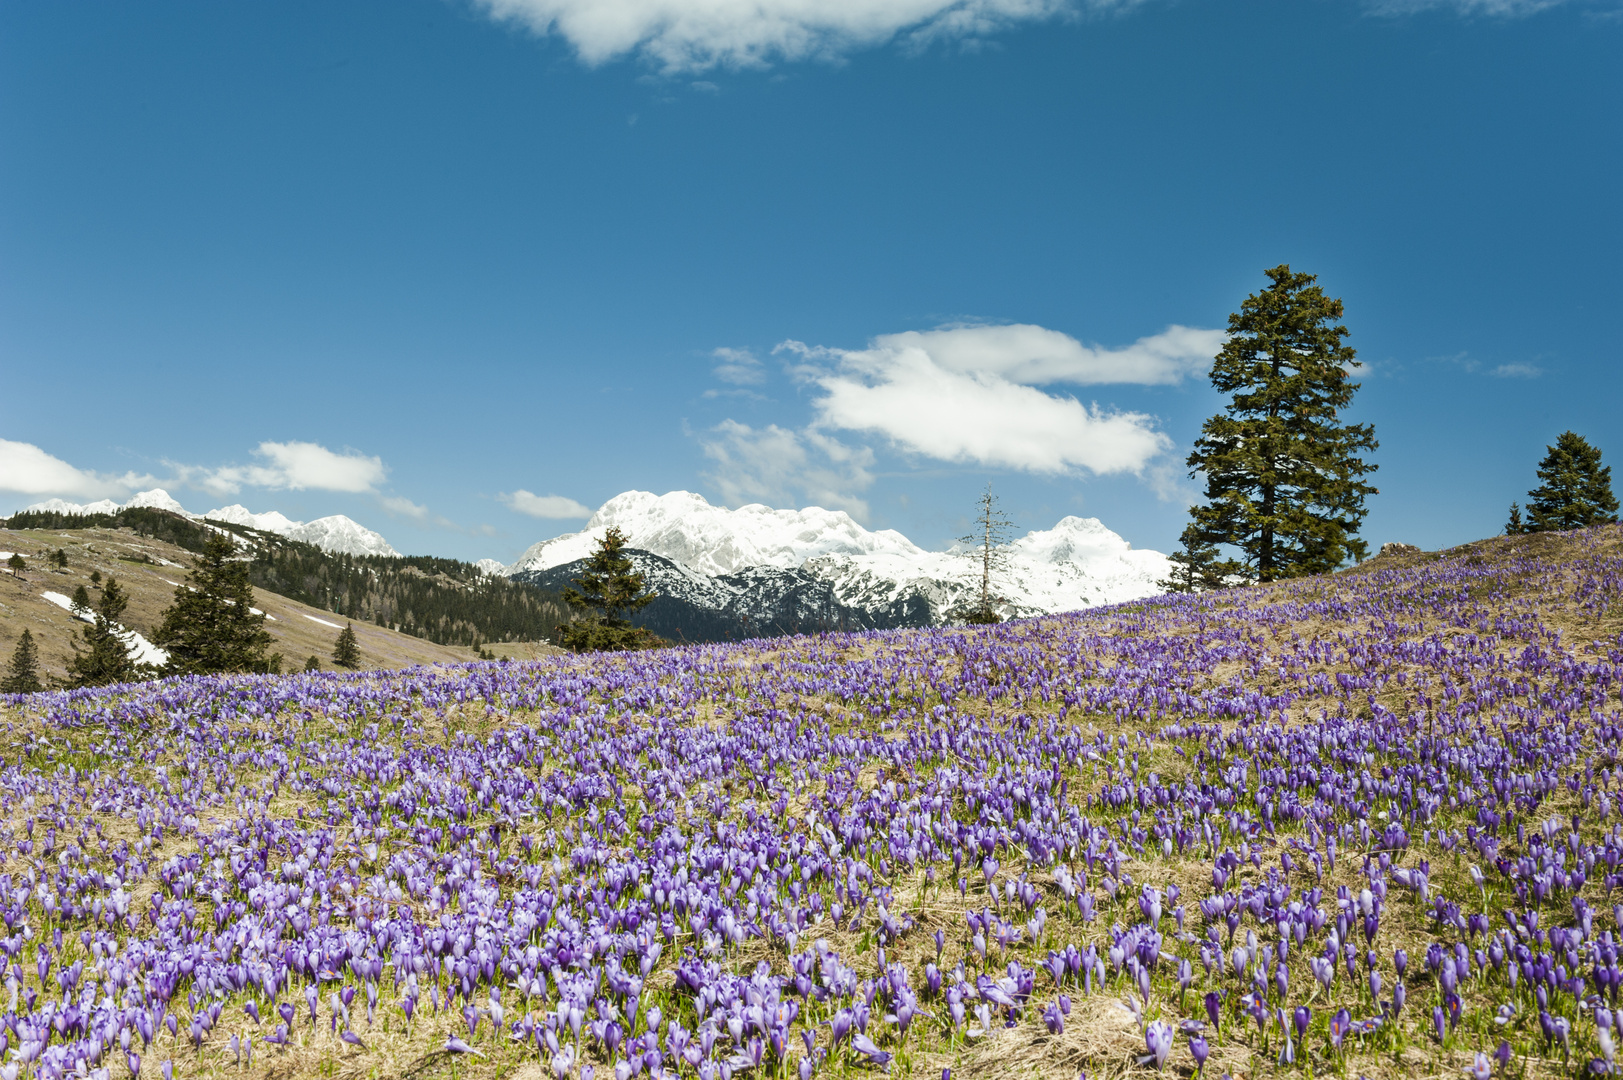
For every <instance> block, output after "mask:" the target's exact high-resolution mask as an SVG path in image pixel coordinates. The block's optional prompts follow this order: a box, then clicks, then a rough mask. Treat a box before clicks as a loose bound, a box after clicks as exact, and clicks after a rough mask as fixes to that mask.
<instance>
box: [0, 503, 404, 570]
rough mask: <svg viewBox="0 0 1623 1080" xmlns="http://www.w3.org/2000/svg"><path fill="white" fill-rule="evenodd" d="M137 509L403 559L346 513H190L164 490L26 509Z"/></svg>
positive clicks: (236, 506) (338, 551)
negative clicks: (304, 517)
mask: <svg viewBox="0 0 1623 1080" xmlns="http://www.w3.org/2000/svg"><path fill="white" fill-rule="evenodd" d="M136 507H147V508H150V509H154V510H167V511H169V512H170V513H172V514H179V515H180V516H181V517H184V518H189V519H191V520H192V521H223V522H226V523H227V524H230V525H243V526H246V527H248V528H250V529H258V530H259V531H261V532H268V533H275V534H276V535H277V536H285V537H287V538H288V539H289V540H300V541H303V542H304V543H306V544H314V545H315V546H316V547H318V548H321V549H322V550H323V551H330V552H332V553H333V554H335V555H382V556H385V557H387V558H396V559H397V558H399V557H400V552H398V551H396V550H395V549H394V547H393V546H392V545H391V544H390V543H389V541H387V540H385V539H384V538H383V536H382V534H380V533H377V532H374V531H372V530H371V529H368V528H367V527H366V526H364V525H362V524H361V523H360V522H358V521H356V520H355V519H354V518H351V517H347V516H345V515H343V514H331V515H328V516H327V517H322V518H316V519H315V520H314V521H294V520H293V519H292V518H289V517H288V516H287V515H285V514H283V513H281V512H280V511H277V510H271V511H268V512H266V513H263V514H256V513H254V512H252V511H251V510H249V509H248V508H247V507H246V506H243V505H242V504H241V503H233V504H232V505H230V506H224V507H221V508H220V509H218V510H210V511H209V512H208V513H206V514H194V513H192V512H191V511H190V510H187V509H186V508H185V507H184V506H182V505H181V504H180V502H179V501H178V500H177V499H175V497H174V496H172V495H170V494H169V492H167V491H165V490H164V489H163V488H152V489H151V490H150V491H140V492H136V493H135V494H134V495H132V496H130V499H129V501H128V502H126V503H122V504H120V503H116V502H114V501H113V500H111V499H102V500H100V501H98V502H93V503H84V504H81V503H71V502H67V501H66V500H63V499H47V500H45V501H44V502H39V503H34V504H33V505H32V506H28V507H25V508H24V510H25V512H27V511H39V512H43V513H54V514H69V515H73V516H76V517H77V516H90V515H93V514H116V513H118V512H119V511H120V510H127V509H132V508H136Z"/></svg>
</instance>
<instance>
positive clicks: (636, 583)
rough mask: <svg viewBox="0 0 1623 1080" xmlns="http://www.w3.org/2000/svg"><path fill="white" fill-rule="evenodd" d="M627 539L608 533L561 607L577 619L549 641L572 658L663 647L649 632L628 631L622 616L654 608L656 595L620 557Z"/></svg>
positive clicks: (612, 531)
mask: <svg viewBox="0 0 1623 1080" xmlns="http://www.w3.org/2000/svg"><path fill="white" fill-rule="evenodd" d="M626 542H627V541H626V538H625V534H623V533H622V532H620V530H619V529H615V528H611V529H609V531H608V532H607V533H606V534H605V535H604V537H603V539H602V540H599V541H598V543H597V550H596V551H595V552H593V553H592V557H591V558H590V559H588V560H587V562H586V567H585V569H584V570H582V571H581V576H580V577H578V578H575V579H574V584H575V585H576V586H577V588H575V589H565V590H564V602H565V603H567V604H568V605H569V606H570V607H571V608H573V609H574V610H575V611H577V612H579V615H580V617H579V618H577V619H575V620H574V621H572V622H570V623H569V625H567V626H563V627H560V628H559V629H558V630H557V632H556V633H555V634H554V637H553V640H554V641H556V642H557V643H558V644H559V645H562V646H563V647H564V648H566V649H569V650H571V651H573V652H600V651H624V650H628V649H653V648H658V647H659V646H661V645H664V644H666V643H665V642H664V641H662V640H660V639H659V638H658V637H656V636H655V635H654V634H653V633H652V632H650V631H648V630H644V629H642V628H640V627H635V626H632V625H631V623H630V621H629V620H627V619H626V616H627V615H629V614H631V613H632V612H634V611H638V610H640V609H642V608H644V607H647V606H648V605H649V604H651V603H653V602H654V600H655V599H656V597H657V594H656V593H653V592H651V591H649V589H648V583H647V582H646V581H644V580H643V576H642V574H640V573H638V572H637V570H636V569H635V568H634V566H633V564H632V562H631V559H630V558H629V557H628V556H627V555H625V554H624V549H625V546H626Z"/></svg>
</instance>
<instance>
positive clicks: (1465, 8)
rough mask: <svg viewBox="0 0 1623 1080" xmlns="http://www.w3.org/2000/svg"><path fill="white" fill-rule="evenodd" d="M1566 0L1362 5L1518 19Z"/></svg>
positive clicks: (1408, 0)
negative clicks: (1443, 10)
mask: <svg viewBox="0 0 1623 1080" xmlns="http://www.w3.org/2000/svg"><path fill="white" fill-rule="evenodd" d="M1566 2H1567V0H1370V2H1369V3H1367V4H1366V5H1365V6H1366V7H1367V8H1368V10H1369V11H1371V12H1373V13H1375V14H1376V15H1413V14H1415V13H1416V12H1420V11H1432V10H1434V9H1436V8H1448V9H1452V10H1453V11H1454V12H1455V13H1457V14H1460V15H1487V16H1489V17H1492V18H1501V19H1518V18H1522V17H1524V16H1527V15H1536V14H1537V13H1539V12H1540V11H1544V10H1545V9H1547V8H1553V7H1560V6H1561V5H1562V4H1564V3H1566Z"/></svg>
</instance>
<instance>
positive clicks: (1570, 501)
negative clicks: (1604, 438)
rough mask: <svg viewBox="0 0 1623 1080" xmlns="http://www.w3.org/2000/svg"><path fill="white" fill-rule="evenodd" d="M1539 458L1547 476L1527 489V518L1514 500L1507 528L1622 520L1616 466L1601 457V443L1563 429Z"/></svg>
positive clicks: (1568, 526)
mask: <svg viewBox="0 0 1623 1080" xmlns="http://www.w3.org/2000/svg"><path fill="white" fill-rule="evenodd" d="M1545 449H1546V450H1547V451H1549V452H1548V453H1547V454H1545V456H1544V460H1543V461H1542V462H1540V463H1539V467H1538V478H1539V479H1540V480H1541V481H1543V483H1541V484H1539V486H1538V487H1536V488H1534V489H1533V490H1532V491H1529V492H1528V493H1527V518H1526V520H1525V521H1524V520H1523V519H1522V516H1521V513H1520V508H1519V507H1517V505H1516V504H1515V503H1511V506H1510V524H1509V525H1507V526H1506V527H1505V532H1507V533H1512V532H1522V533H1536V532H1560V531H1564V530H1566V529H1584V528H1588V527H1589V526H1591V525H1607V524H1611V523H1612V522H1615V521H1616V520H1617V497H1616V496H1615V495H1613V494H1612V467H1611V466H1610V465H1602V464H1601V463H1600V448H1599V447H1595V446H1591V445H1590V444H1589V441H1588V440H1587V439H1585V438H1584V437H1583V436H1582V435H1578V434H1576V433H1574V432H1571V431H1564V432H1562V433H1561V435H1560V437H1559V438H1557V439H1556V440H1555V445H1554V446H1547V447H1545Z"/></svg>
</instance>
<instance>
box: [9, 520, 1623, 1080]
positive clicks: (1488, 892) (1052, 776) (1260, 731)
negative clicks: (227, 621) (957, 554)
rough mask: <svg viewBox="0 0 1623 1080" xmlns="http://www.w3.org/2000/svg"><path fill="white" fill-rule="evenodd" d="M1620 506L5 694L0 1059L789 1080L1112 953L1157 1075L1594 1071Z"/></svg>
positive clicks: (1111, 992) (1039, 999)
mask: <svg viewBox="0 0 1623 1080" xmlns="http://www.w3.org/2000/svg"><path fill="white" fill-rule="evenodd" d="M1610 534H1611V530H1598V531H1597V532H1596V533H1594V534H1591V535H1590V538H1589V539H1587V540H1579V541H1574V543H1581V544H1587V545H1588V546H1587V547H1585V548H1583V549H1582V550H1581V551H1580V552H1579V553H1578V555H1577V556H1576V557H1574V558H1569V559H1567V560H1565V561H1555V560H1542V559H1536V558H1531V557H1524V558H1510V559H1502V560H1499V561H1496V562H1488V561H1483V560H1481V559H1479V558H1471V557H1467V556H1465V555H1461V556H1459V557H1456V558H1449V559H1439V560H1437V561H1435V562H1431V563H1425V564H1422V565H1420V566H1419V567H1416V568H1410V569H1406V570H1387V571H1370V572H1365V573H1359V574H1347V575H1341V576H1339V577H1337V578H1334V579H1315V580H1310V581H1303V582H1294V583H1287V584H1283V585H1279V586H1275V587H1270V588H1265V589H1253V590H1243V591H1235V592H1230V593H1221V594H1216V595H1206V596H1198V597H1166V598H1160V599H1157V600H1152V601H1145V602H1140V603H1137V604H1132V605H1124V606H1118V607H1115V608H1109V609H1099V610H1095V611H1090V612H1084V613H1078V614H1075V615H1069V616H1063V617H1054V618H1047V619H1041V620H1033V621H1029V622H1021V623H1013V624H1007V625H1003V626H998V627H989V628H978V629H972V630H971V629H945V630H929V631H905V632H887V633H873V634H865V635H826V636H821V637H809V638H798V639H790V640H777V641H771V642H761V643H743V644H738V645H726V646H698V647H691V648H683V649H670V650H665V651H660V652H653V653H640V654H631V655H612V656H598V657H589V658H565V659H558V660H552V661H544V662H537V663H530V664H495V663H485V664H474V665H469V666H467V667H462V668H449V669H413V670H409V671H405V672H395V673H368V674H362V675H353V676H336V675H324V674H312V675H303V676H293V677H280V678H276V677H239V678H213V679H208V678H191V679H178V680H167V681H164V682H158V683H152V684H144V685H137V686H127V687H115V688H110V689H103V690H95V691H73V692H60V693H48V694H41V695H34V696H32V697H29V698H11V699H6V700H7V702H8V707H7V710H6V711H5V712H4V713H0V725H3V726H4V727H5V730H6V743H5V745H6V746H7V748H8V749H7V753H6V755H5V758H4V761H3V768H0V806H3V810H4V812H3V814H0V853H3V858H4V862H3V864H0V920H3V922H4V932H3V935H0V1005H3V1006H4V1007H5V1012H4V1015H3V1024H0V1054H3V1055H4V1059H3V1062H0V1080H14V1078H15V1077H17V1076H40V1077H53V1078H54V1077H66V1076H69V1075H78V1076H87V1077H88V1076H91V1075H108V1076H123V1075H126V1074H130V1075H139V1074H140V1071H141V1069H142V1067H143V1066H142V1060H143V1057H145V1058H148V1059H152V1060H157V1061H160V1062H161V1068H162V1070H163V1071H164V1073H165V1074H166V1075H167V1074H168V1073H169V1072H171V1071H174V1072H178V1073H180V1074H189V1073H190V1072H192V1071H194V1070H196V1069H198V1068H199V1067H200V1066H199V1064H198V1063H199V1062H200V1061H201V1062H213V1063H214V1064H219V1063H220V1062H222V1061H224V1062H229V1063H232V1064H235V1065H242V1066H244V1067H247V1066H251V1065H252V1063H253V1061H254V1060H255V1055H256V1054H257V1055H260V1060H261V1061H263V1060H264V1055H267V1054H271V1055H274V1054H276V1053H278V1052H279V1051H280V1050H282V1049H283V1048H286V1047H289V1046H294V1045H299V1046H305V1047H309V1046H312V1045H328V1046H330V1047H331V1050H332V1053H334V1054H341V1053H347V1054H365V1053H367V1052H368V1040H369V1039H374V1038H375V1037H376V1036H377V1035H381V1034H382V1033H383V1032H384V1031H385V1030H386V1029H387V1030H389V1031H392V1032H396V1033H398V1032H400V1031H402V1030H407V1031H412V1032H417V1031H419V1030H427V1031H428V1032H431V1033H432V1034H433V1040H434V1046H435V1047H436V1048H439V1047H443V1048H444V1049H445V1050H447V1051H449V1052H452V1053H460V1054H479V1055H482V1056H487V1057H494V1056H498V1055H509V1056H510V1055H513V1054H523V1055H533V1056H535V1057H539V1059H540V1060H542V1061H543V1062H544V1063H545V1065H546V1066H547V1067H548V1068H549V1069H550V1070H551V1071H552V1072H553V1073H554V1074H555V1075H556V1076H558V1077H560V1078H563V1077H571V1076H580V1077H586V1076H590V1075H593V1074H595V1075H597V1076H599V1077H605V1076H607V1075H608V1074H609V1073H612V1074H613V1075H614V1076H615V1078H616V1080H630V1078H632V1077H635V1076H641V1075H644V1074H646V1075H647V1076H649V1077H667V1076H696V1077H701V1078H704V1080H712V1078H723V1080H726V1078H731V1077H733V1076H738V1075H740V1074H744V1073H751V1072H752V1071H755V1070H761V1069H768V1070H778V1073H777V1074H780V1075H781V1074H793V1075H798V1076H800V1077H803V1078H804V1077H809V1076H811V1075H814V1074H818V1073H822V1072H825V1071H828V1070H831V1069H850V1068H886V1067H890V1066H891V1065H892V1063H893V1062H894V1061H895V1059H896V1058H897V1057H899V1056H908V1057H909V1058H910V1060H912V1061H913V1062H922V1061H933V1062H937V1063H940V1062H942V1061H946V1062H950V1061H951V1060H952V1058H953V1055H954V1054H957V1053H963V1052H966V1048H969V1047H973V1045H974V1044H975V1043H976V1042H977V1041H992V1042H995V1041H997V1040H1000V1039H1011V1038H1014V1039H1021V1040H1025V1042H1027V1043H1031V1042H1033V1041H1036V1040H1048V1041H1049V1044H1050V1045H1051V1047H1052V1052H1053V1053H1054V1054H1063V1053H1066V1052H1068V1051H1067V1050H1066V1046H1067V1045H1068V1044H1067V1043H1066V1039H1067V1038H1068V1036H1067V1025H1068V1024H1069V1025H1071V1027H1072V1028H1073V1029H1074V1028H1075V1026H1076V1025H1077V1023H1078V1020H1077V1018H1076V1016H1075V1015H1073V1008H1074V1006H1075V1005H1076V1003H1077V1002H1078V1001H1081V1000H1084V999H1088V998H1090V997H1092V996H1094V995H1107V996H1108V1002H1109V1007H1110V1008H1112V1009H1116V1010H1119V1012H1120V1014H1121V1015H1122V1016H1123V1017H1131V1018H1132V1020H1133V1022H1134V1023H1136V1024H1137V1025H1138V1030H1139V1032H1140V1034H1141V1035H1142V1046H1141V1047H1138V1048H1136V1053H1138V1054H1142V1055H1143V1057H1142V1059H1141V1063H1142V1064H1143V1065H1144V1066H1145V1067H1153V1068H1155V1069H1161V1068H1163V1067H1165V1066H1166V1065H1167V1063H1168V1062H1169V1061H1170V1060H1172V1059H1173V1058H1174V1057H1175V1056H1177V1055H1180V1054H1187V1055H1189V1057H1188V1059H1187V1060H1189V1061H1191V1062H1192V1063H1193V1064H1194V1065H1195V1066H1196V1067H1197V1068H1200V1069H1204V1067H1205V1065H1206V1063H1207V1059H1208V1056H1213V1057H1216V1058H1217V1059H1218V1060H1219V1061H1221V1060H1223V1058H1224V1055H1225V1054H1232V1053H1234V1052H1236V1051H1238V1052H1242V1053H1243V1054H1244V1055H1246V1056H1247V1057H1250V1056H1254V1055H1256V1054H1258V1053H1266V1054H1267V1055H1268V1056H1269V1059H1270V1060H1274V1061H1277V1062H1278V1063H1280V1064H1281V1065H1284V1066H1296V1067H1303V1066H1305V1065H1306V1064H1307V1063H1309V1062H1312V1061H1319V1062H1324V1061H1326V1060H1337V1059H1339V1058H1341V1057H1343V1056H1345V1055H1348V1054H1381V1053H1386V1052H1389V1051H1396V1050H1401V1049H1402V1048H1403V1047H1405V1046H1413V1045H1419V1046H1433V1047H1435V1052H1436V1053H1437V1054H1439V1055H1441V1056H1442V1057H1443V1058H1444V1059H1446V1060H1450V1061H1457V1064H1458V1067H1459V1068H1462V1069H1464V1070H1465V1071H1466V1072H1467V1073H1469V1074H1471V1075H1489V1074H1491V1073H1492V1072H1493V1071H1495V1070H1496V1069H1501V1068H1503V1067H1504V1064H1505V1062H1507V1061H1508V1060H1509V1059H1510V1057H1511V1055H1512V1054H1513V1053H1514V1054H1515V1055H1516V1056H1517V1057H1526V1056H1534V1057H1540V1058H1544V1059H1547V1060H1549V1061H1552V1062H1563V1061H1570V1062H1571V1063H1572V1067H1574V1068H1587V1069H1591V1070H1593V1071H1597V1072H1602V1073H1610V1072H1611V1071H1612V1070H1613V1069H1614V1065H1615V1063H1614V1057H1615V1053H1614V1051H1615V1042H1616V1034H1615V1027H1614V1018H1613V1017H1614V1014H1613V1012H1612V1010H1613V1009H1614V1008H1615V1007H1616V1004H1617V994H1618V990H1619V986H1620V984H1623V960H1620V956H1619V954H1620V951H1623V940H1620V937H1619V933H1618V927H1619V922H1620V920H1623V907H1614V906H1612V905H1611V894H1612V891H1613V889H1614V888H1615V887H1616V886H1617V885H1618V884H1619V883H1620V882H1623V869H1620V868H1619V862H1620V860H1623V830H1620V829H1619V828H1618V827H1617V825H1616V822H1615V821H1614V818H1615V816H1616V815H1617V813H1618V792H1616V791H1614V790H1613V787H1614V785H1615V784H1616V783H1617V781H1618V778H1619V773H1618V750H1619V745H1620V737H1623V718H1620V716H1619V709H1618V704H1619V703H1618V690H1619V684H1620V682H1623V668H1620V666H1619V664H1620V661H1623V643H1620V642H1619V641H1618V639H1617V636H1616V633H1615V627H1613V629H1612V630H1610V631H1608V630H1607V629H1606V627H1607V626H1608V625H1610V624H1609V622H1608V620H1609V618H1610V617H1609V614H1608V613H1609V611H1610V607H1609V605H1610V603H1611V599H1612V598H1615V597H1616V596H1617V595H1619V594H1620V593H1623V588H1620V586H1619V582H1620V581H1623V565H1620V564H1619V562H1618V560H1615V559H1611V558H1609V557H1608V556H1607V555H1606V554H1605V548H1604V547H1603V546H1602V540H1603V539H1605V538H1606V537H1609V536H1610ZM943 912H952V915H951V917H950V918H949V917H947V916H945V915H943V914H942V913H943ZM322 1040H326V1042H325V1043H322ZM1134 1052H1135V1050H1134V1049H1127V1050H1124V1051H1123V1058H1122V1061H1123V1063H1125V1062H1128V1061H1130V1058H1131V1056H1132V1055H1133V1053H1134ZM148 1071H149V1072H152V1071H153V1069H152V1067H151V1066H148Z"/></svg>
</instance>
